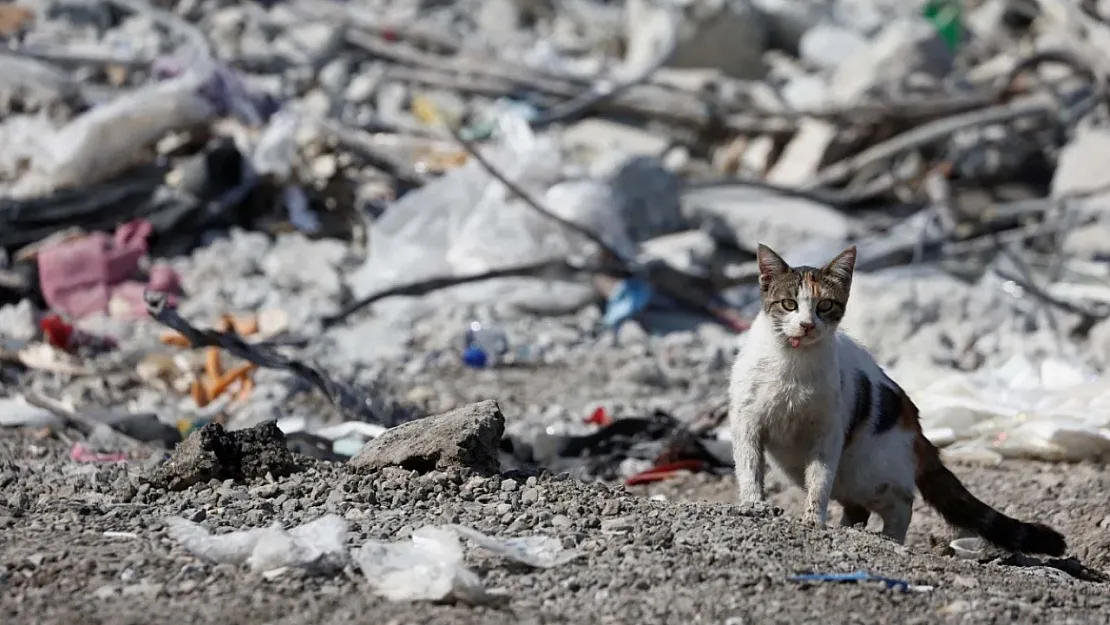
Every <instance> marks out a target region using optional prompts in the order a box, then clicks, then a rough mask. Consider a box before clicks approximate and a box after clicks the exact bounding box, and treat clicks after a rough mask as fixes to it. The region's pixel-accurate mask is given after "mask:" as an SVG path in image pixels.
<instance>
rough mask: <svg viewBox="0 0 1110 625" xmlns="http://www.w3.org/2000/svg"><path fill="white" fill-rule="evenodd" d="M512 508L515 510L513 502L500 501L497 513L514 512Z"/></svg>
mask: <svg viewBox="0 0 1110 625" xmlns="http://www.w3.org/2000/svg"><path fill="white" fill-rule="evenodd" d="M512 510H513V504H511V503H499V504H497V514H505V513H506V512H512Z"/></svg>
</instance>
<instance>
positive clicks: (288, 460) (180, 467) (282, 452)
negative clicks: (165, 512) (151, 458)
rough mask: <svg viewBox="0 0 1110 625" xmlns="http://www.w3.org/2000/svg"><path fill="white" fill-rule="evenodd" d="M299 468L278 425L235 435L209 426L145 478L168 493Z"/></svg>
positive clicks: (214, 425)
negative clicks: (211, 483) (206, 483)
mask: <svg viewBox="0 0 1110 625" xmlns="http://www.w3.org/2000/svg"><path fill="white" fill-rule="evenodd" d="M301 469H302V467H301V466H300V465H299V464H298V463H297V461H296V459H295V458H294V457H293V454H292V452H290V451H289V448H288V447H287V446H286V443H285V435H284V434H282V432H281V430H280V429H278V426H277V423H275V422H273V421H267V422H265V423H261V424H259V425H256V426H254V427H252V428H248V429H245V430H238V431H234V432H229V431H227V430H225V429H224V428H223V426H221V425H220V424H218V423H209V424H207V425H205V426H204V427H202V428H200V429H199V430H197V431H196V432H193V433H192V434H190V435H189V438H186V439H185V440H184V441H183V442H182V443H181V444H180V445H178V446H177V449H175V450H174V452H173V455H172V456H171V457H170V459H169V460H168V461H166V462H165V463H163V464H161V465H159V466H157V467H155V468H154V470H153V471H151V473H150V475H149V477H148V478H147V479H148V480H149V481H150V483H151V484H153V485H154V486H158V487H161V488H165V489H167V490H184V489H186V488H189V487H190V486H192V485H194V484H199V483H203V482H207V481H208V480H211V479H217V480H227V479H231V480H250V479H254V478H259V477H265V475H266V474H267V473H269V474H271V475H273V476H275V477H278V476H287V475H291V474H293V473H296V472H298V471H300V470H301Z"/></svg>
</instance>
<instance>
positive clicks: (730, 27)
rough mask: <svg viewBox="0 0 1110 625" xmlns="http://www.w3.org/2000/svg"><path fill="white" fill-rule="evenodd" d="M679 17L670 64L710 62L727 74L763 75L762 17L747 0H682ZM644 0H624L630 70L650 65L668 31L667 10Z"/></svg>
mask: <svg viewBox="0 0 1110 625" xmlns="http://www.w3.org/2000/svg"><path fill="white" fill-rule="evenodd" d="M685 4H686V7H684V9H685V10H684V12H683V13H684V15H683V16H682V17H680V18H679V22H680V23H679V24H678V25H677V32H676V35H675V36H676V38H677V42H676V46H675V50H674V53H673V54H672V55H671V57H670V59H669V60H668V61H667V63H666V64H667V65H668V66H670V67H681V68H695V67H696V68H716V69H719V70H721V71H722V72H723V73H724V74H726V75H728V76H731V77H733V78H747V79H752V78H759V77H761V76H763V74H764V72H765V69H764V66H763V51H764V45H765V44H764V42H765V38H766V33H765V29H764V26H763V20H762V19H761V17H760V15H759V13H758V12H757V11H756V10H755V9H754V8H753V7H752V5H751V3H750V2H748V0H700V1H697V2H688V3H685ZM671 11H675V13H676V14H677V11H676V10H675V9H671V8H665V7H662V6H659V5H658V4H656V3H654V2H651V1H649V0H629V1H628V2H627V3H626V4H625V37H626V39H627V46H626V52H625V57H624V62H625V66H626V68H627V71H629V72H630V73H638V72H640V71H643V70H644V69H646V68H647V67H649V66H650V65H651V63H652V62H653V61H654V60H655V58H656V57H657V56H658V55H659V53H660V51H661V50H662V48H663V46H664V45H665V43H666V41H667V40H668V38H669V37H670V31H671V29H673V28H675V27H676V25H675V24H674V23H673V21H672V19H671V17H670V12H671Z"/></svg>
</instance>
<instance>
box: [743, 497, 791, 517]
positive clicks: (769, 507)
mask: <svg viewBox="0 0 1110 625" xmlns="http://www.w3.org/2000/svg"><path fill="white" fill-rule="evenodd" d="M740 513H741V514H743V515H744V516H753V517H764V518H766V517H777V516H782V508H779V507H778V506H776V505H774V504H772V503H769V502H767V501H764V500H762V499H747V500H742V501H741V502H740Z"/></svg>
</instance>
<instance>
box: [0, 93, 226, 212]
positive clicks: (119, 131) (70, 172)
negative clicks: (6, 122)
mask: <svg viewBox="0 0 1110 625" xmlns="http://www.w3.org/2000/svg"><path fill="white" fill-rule="evenodd" d="M212 79H213V76H212V75H211V74H207V75H206V74H199V73H196V72H186V73H184V74H183V75H181V76H180V77H177V78H173V79H170V80H167V81H165V82H161V83H156V84H153V85H150V86H148V87H145V88H143V89H140V90H138V91H135V92H132V93H129V94H127V95H124V96H121V97H119V98H116V99H115V100H112V101H111V102H108V103H106V104H103V105H101V106H98V107H95V108H93V109H92V110H90V111H88V112H86V113H84V114H82V115H80V116H78V117H77V118H75V119H74V120H73V121H71V122H70V123H68V124H66V125H65V126H63V127H61V128H59V129H57V130H56V131H55V132H53V133H51V134H48V135H46V136H43V137H40V138H39V139H38V146H39V149H38V150H37V151H36V152H35V153H34V155H33V156H32V158H31V161H30V169H29V171H28V172H27V173H26V175H24V176H23V178H22V179H20V180H19V182H18V183H16V184H15V185H13V187H12V197H15V198H30V197H38V196H44V195H48V194H50V193H52V192H54V191H56V190H59V189H68V188H76V187H81V186H85V185H91V184H96V183H99V182H104V181H106V180H109V179H110V178H112V177H114V176H116V175H117V174H120V173H122V172H124V171H126V170H127V169H130V168H131V167H134V166H137V165H140V164H143V163H146V162H148V161H149V154H148V150H149V149H150V147H151V146H152V145H153V144H154V143H155V142H157V141H158V140H160V139H161V138H162V137H164V136H165V135H166V134H167V133H169V132H173V131H177V130H185V129H188V128H191V127H193V126H195V125H197V124H200V123H202V122H204V121H205V120H207V119H209V118H210V117H212V116H213V115H214V114H215V113H216V107H215V105H214V104H213V102H212V101H211V100H210V99H209V98H208V97H206V95H205V93H204V88H205V87H206V85H207V84H208V82H209V81H211V80H212Z"/></svg>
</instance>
